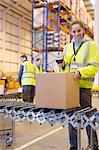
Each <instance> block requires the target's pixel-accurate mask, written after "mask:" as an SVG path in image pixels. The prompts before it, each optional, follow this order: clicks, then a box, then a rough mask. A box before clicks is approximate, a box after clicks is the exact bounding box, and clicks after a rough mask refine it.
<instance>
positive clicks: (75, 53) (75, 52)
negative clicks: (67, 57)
mask: <svg viewBox="0 0 99 150" xmlns="http://www.w3.org/2000/svg"><path fill="white" fill-rule="evenodd" d="M87 41H88V40H86V41H84V42H82V43H81V44H80V46H79V47H78V48H77V50H75V44H74V43H73V50H74V54H73V56H74V59H73V60H74V61H75V60H76V58H75V56H76V55H77V53H78V51H79V50H80V48H81V46H82V45H83V43H85V42H87Z"/></svg>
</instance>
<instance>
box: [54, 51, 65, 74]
mask: <svg viewBox="0 0 99 150" xmlns="http://www.w3.org/2000/svg"><path fill="white" fill-rule="evenodd" d="M56 63H57V65H58V66H57V68H54V70H53V72H57V73H58V72H66V70H65V68H66V65H65V61H64V57H63V55H62V54H59V55H58V56H57V58H56Z"/></svg>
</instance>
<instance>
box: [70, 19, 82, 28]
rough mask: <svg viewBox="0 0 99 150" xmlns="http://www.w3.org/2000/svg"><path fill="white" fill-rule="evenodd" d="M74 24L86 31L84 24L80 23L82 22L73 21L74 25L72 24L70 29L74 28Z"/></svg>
mask: <svg viewBox="0 0 99 150" xmlns="http://www.w3.org/2000/svg"><path fill="white" fill-rule="evenodd" d="M74 24H79V25H80V27H81V28H82V29H83V30H84V29H85V27H84V24H83V22H82V21H80V20H75V21H73V22H72V24H71V26H70V28H72V26H73V25H74Z"/></svg>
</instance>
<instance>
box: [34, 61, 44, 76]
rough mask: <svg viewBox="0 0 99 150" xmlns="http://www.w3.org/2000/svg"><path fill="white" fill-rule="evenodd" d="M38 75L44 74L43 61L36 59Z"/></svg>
mask: <svg viewBox="0 0 99 150" xmlns="http://www.w3.org/2000/svg"><path fill="white" fill-rule="evenodd" d="M35 68H36V74H37V73H43V69H42V59H41V58H37V59H36V66H35Z"/></svg>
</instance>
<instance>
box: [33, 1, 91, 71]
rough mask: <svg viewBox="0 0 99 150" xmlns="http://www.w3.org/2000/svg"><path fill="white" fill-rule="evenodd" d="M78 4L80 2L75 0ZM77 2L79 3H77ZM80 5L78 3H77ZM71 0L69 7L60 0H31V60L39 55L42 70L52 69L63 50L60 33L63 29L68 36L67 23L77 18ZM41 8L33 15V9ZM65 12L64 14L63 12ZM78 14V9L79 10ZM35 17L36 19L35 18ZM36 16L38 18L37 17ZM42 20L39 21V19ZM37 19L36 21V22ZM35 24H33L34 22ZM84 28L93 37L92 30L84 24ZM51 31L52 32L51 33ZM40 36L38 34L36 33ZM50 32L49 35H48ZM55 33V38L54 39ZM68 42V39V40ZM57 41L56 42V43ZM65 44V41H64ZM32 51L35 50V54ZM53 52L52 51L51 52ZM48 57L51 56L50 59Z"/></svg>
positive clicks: (69, 33)
mask: <svg viewBox="0 0 99 150" xmlns="http://www.w3.org/2000/svg"><path fill="white" fill-rule="evenodd" d="M76 2H77V4H76V5H78V4H79V3H80V2H79V1H78V0H77V1H76ZM78 2H79V3H78ZM79 5H80V4H79ZM71 8H72V0H70V8H68V7H67V6H66V5H65V4H64V3H63V1H62V0H56V1H53V2H52V1H51V2H50V1H48V0H42V1H40V2H39V3H35V1H34V0H32V51H31V56H32V58H31V59H32V62H33V63H34V62H35V59H36V58H37V57H38V56H40V57H42V62H43V63H42V67H43V70H44V71H48V70H52V69H53V66H54V65H55V59H56V57H57V55H58V54H59V53H60V51H63V47H64V46H63V47H62V45H61V34H60V32H61V31H63V32H64V33H66V34H67V35H69V36H70V39H71V32H70V29H69V25H70V24H71V23H72V20H73V19H78V17H77V14H76V13H77V12H75V13H74V12H72V11H71ZM38 9H39V10H40V9H42V12H41V13H40V14H39V15H35V14H36V13H35V10H38ZM63 12H65V14H67V15H66V16H65V15H64V13H63ZM79 14H80V10H79ZM35 18H36V19H35ZM37 18H38V19H37ZM41 18H42V22H41V23H40V19H41ZM36 21H37V22H36ZM35 22H36V23H37V25H34V23H35ZM85 30H86V33H87V34H88V36H90V37H91V38H93V33H92V31H91V30H90V29H89V28H88V26H87V25H86V24H85ZM52 32H53V34H52ZM37 33H38V34H39V36H40V38H39V36H38V34H37ZM50 34H51V36H50ZM55 34H57V40H55ZM69 42H70V41H69ZM56 43H57V44H56ZM65 44H66V43H65ZM34 52H37V54H36V55H35V54H34ZM53 52H54V53H53ZM50 57H51V58H52V59H51V61H50Z"/></svg>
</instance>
